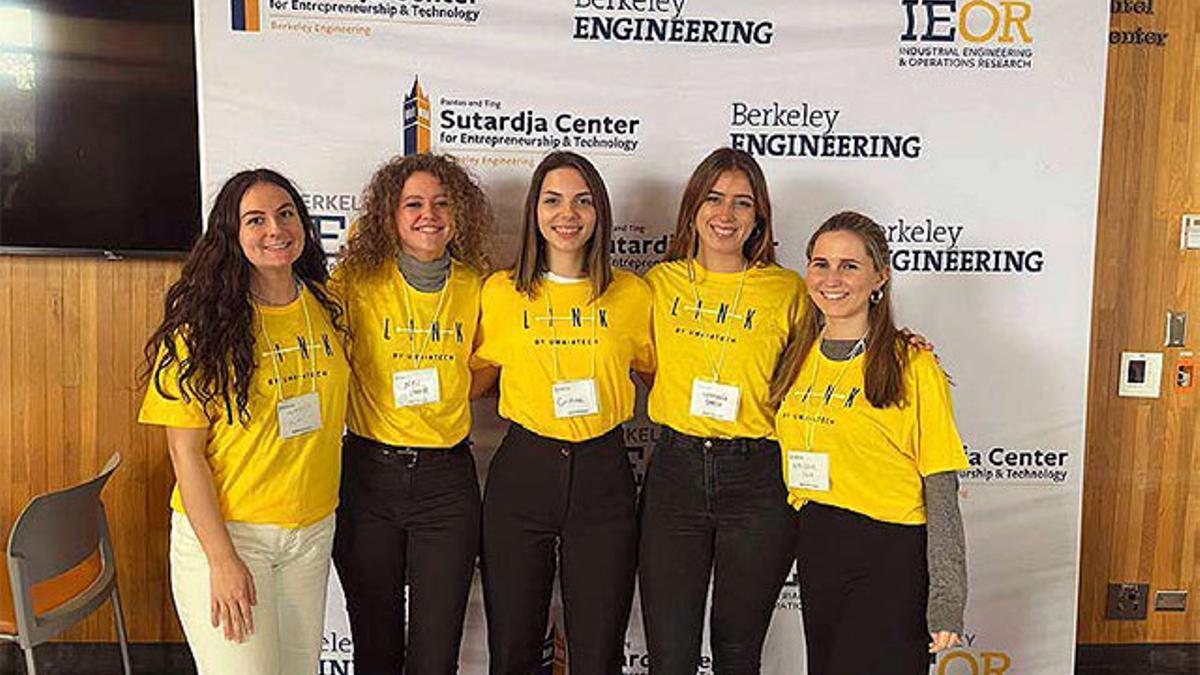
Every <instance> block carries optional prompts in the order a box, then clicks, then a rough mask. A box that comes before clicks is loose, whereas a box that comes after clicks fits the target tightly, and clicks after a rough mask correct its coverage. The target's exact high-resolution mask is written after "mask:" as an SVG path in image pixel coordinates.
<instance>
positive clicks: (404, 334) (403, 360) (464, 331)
mask: <svg viewBox="0 0 1200 675" xmlns="http://www.w3.org/2000/svg"><path fill="white" fill-rule="evenodd" d="M334 277H335V282H334V290H335V291H336V292H337V293H338V295H339V296H340V297H341V298H342V299H343V301H344V302H345V305H346V313H347V317H348V322H349V325H350V333H351V336H352V341H351V347H350V363H351V364H352V370H353V379H352V380H351V384H350V413H349V416H348V417H347V420H346V423H347V426H349V428H350V430H351V431H353V432H354V433H356V434H358V435H359V436H363V437H366V438H372V439H375V440H377V441H380V442H382V443H387V444H389V445H404V446H413V447H418V448H446V447H450V446H452V445H454V444H456V443H458V442H459V441H461V440H462V439H464V438H466V437H467V434H468V433H469V432H470V431H471V405H470V401H469V400H468V398H469V393H470V390H471V369H470V365H471V364H470V360H471V346H472V345H473V344H474V341H475V328H476V326H477V325H478V322H479V289H480V285H481V280H480V278H479V273H478V272H476V271H475V270H473V269H472V268H471V267H470V266H468V265H464V264H462V263H459V262H458V261H451V265H450V277H449V279H448V280H447V283H446V285H445V286H444V287H443V288H442V290H440V291H435V292H433V293H423V292H421V291H418V290H417V289H415V288H413V287H412V286H411V285H409V283H408V282H407V281H405V280H404V275H402V274H401V273H400V270H398V269H397V268H396V266H395V265H386V266H384V267H383V268H381V269H380V270H379V271H377V272H375V273H373V274H370V275H368V276H365V277H363V278H361V279H354V281H353V282H352V283H347V280H346V279H345V278H344V277H343V276H342V275H341V274H340V272H339V271H335V272H334ZM429 368H436V369H437V379H438V389H439V397H438V398H439V400H438V402H436V403H432V402H431V403H419V404H416V405H397V403H398V401H397V399H396V397H395V395H394V393H393V383H394V381H395V380H394V378H395V376H396V374H397V373H402V372H403V371H410V370H414V369H429ZM400 402H404V399H401V400H400Z"/></svg>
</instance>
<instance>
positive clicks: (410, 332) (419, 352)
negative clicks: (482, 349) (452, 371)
mask: <svg viewBox="0 0 1200 675" xmlns="http://www.w3.org/2000/svg"><path fill="white" fill-rule="evenodd" d="M382 327H383V340H384V342H391V341H392V340H397V341H399V342H400V345H402V347H408V349H407V350H404V351H395V352H392V358H393V359H407V360H410V361H416V360H418V356H419V360H420V361H453V360H454V359H455V358H456V357H455V355H454V354H452V353H445V349H446V347H447V346H449V345H462V344H463V343H464V342H466V333H465V330H464V327H463V322H462V321H449V322H447V321H443V320H441V319H435V320H433V321H430V322H429V324H428V325H426V326H420V327H418V326H417V325H416V322H414V321H412V320H411V319H410V320H409V321H407V322H404V321H393V320H392V319H391V318H390V317H384V319H383V326H382Z"/></svg>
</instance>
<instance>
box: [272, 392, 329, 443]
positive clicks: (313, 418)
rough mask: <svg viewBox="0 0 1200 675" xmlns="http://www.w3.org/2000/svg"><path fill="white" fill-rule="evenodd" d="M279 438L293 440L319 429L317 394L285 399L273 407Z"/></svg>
mask: <svg viewBox="0 0 1200 675" xmlns="http://www.w3.org/2000/svg"><path fill="white" fill-rule="evenodd" d="M275 415H276V417H278V419H279V437H280V438H295V437H296V436H303V435H304V434H307V433H311V432H313V431H316V430H317V429H320V428H321V397H320V396H318V395H317V392H315V391H313V392H309V393H307V394H302V395H300V396H293V397H291V398H285V399H283V400H282V401H280V402H279V405H277V406H275Z"/></svg>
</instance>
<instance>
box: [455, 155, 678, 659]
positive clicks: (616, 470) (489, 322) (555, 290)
mask: <svg viewBox="0 0 1200 675" xmlns="http://www.w3.org/2000/svg"><path fill="white" fill-rule="evenodd" d="M612 221H613V217H612V205H611V204H610V203H609V199H608V190H607V188H606V187H605V185H604V180H603V179H602V178H601V176H600V173H599V172H598V171H597V170H596V167H595V166H593V165H592V163H591V162H589V161H588V160H587V159H586V158H584V157H582V156H580V155H577V154H575V153H573V152H554V153H551V154H549V155H547V156H546V157H545V159H543V160H542V162H541V163H540V164H538V166H537V168H536V169H535V170H534V172H533V178H532V179H531V180H530V182H529V192H528V193H527V195H526V197H525V214H524V220H523V225H522V230H521V249H520V252H519V253H518V256H517V261H516V263H515V264H514V265H513V267H512V269H510V270H507V271H504V272H498V273H496V274H493V275H492V276H491V277H489V278H488V280H487V282H485V283H484V287H483V299H482V306H483V307H482V311H483V319H482V321H481V324H480V333H481V334H482V338H481V339H480V344H479V350H478V354H477V356H478V358H479V359H480V360H482V361H485V362H488V363H491V364H492V365H494V366H497V367H499V369H500V415H501V416H503V417H505V418H506V419H508V420H511V421H512V426H511V427H509V430H508V433H507V434H505V436H504V440H503V442H501V444H500V447H499V449H498V450H497V451H496V454H495V456H494V458H493V459H492V463H491V466H490V468H489V469H488V479H487V488H486V491H485V495H484V502H483V591H484V601H485V603H486V609H487V623H488V651H489V654H490V668H489V669H490V672H491V673H492V674H493V675H526V674H527V673H530V672H533V669H534V667H535V666H536V665H537V663H538V662H539V660H540V658H541V647H542V642H543V640H544V636H545V630H546V619H547V613H548V610H549V603H550V594H551V588H552V587H553V583H554V575H555V571H556V568H558V569H559V570H560V571H559V578H560V580H561V585H562V594H563V612H564V615H565V620H566V634H567V649H568V659H569V661H570V664H571V672H572V673H574V674H575V675H613V674H615V673H620V672H621V664H622V662H623V648H624V637H625V628H626V624H627V622H628V619H629V609H630V605H631V604H632V602H633V578H634V568H635V561H636V553H637V522H636V496H635V495H636V487H635V486H634V481H633V473H632V470H631V468H630V465H629V457H628V455H627V454H626V452H625V442H624V436H623V434H622V431H621V424H622V423H623V422H625V421H627V420H628V419H630V418H631V417H632V416H633V404H634V385H633V381H632V380H631V378H630V375H631V373H632V371H639V372H652V371H653V370H654V350H653V348H652V345H651V335H650V300H651V296H650V289H649V288H648V287H647V286H646V283H645V282H644V281H642V280H641V279H640V278H638V277H637V275H634V274H632V273H629V272H625V271H622V270H614V269H613V268H612V266H611V262H610V256H611V241H612Z"/></svg>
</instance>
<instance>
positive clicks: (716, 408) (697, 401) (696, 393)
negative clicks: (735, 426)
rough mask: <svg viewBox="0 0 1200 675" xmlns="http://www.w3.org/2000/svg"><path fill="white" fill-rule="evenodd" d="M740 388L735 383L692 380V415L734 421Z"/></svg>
mask: <svg viewBox="0 0 1200 675" xmlns="http://www.w3.org/2000/svg"><path fill="white" fill-rule="evenodd" d="M741 398H742V390H741V389H738V387H737V385H733V384H719V383H717V382H709V381H707V380H702V379H700V378H698V377H697V378H696V379H694V380H692V410H691V413H692V416H694V417H709V418H712V419H714V420H720V421H722V422H736V421H737V414H738V404H739V402H740V401H741Z"/></svg>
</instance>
